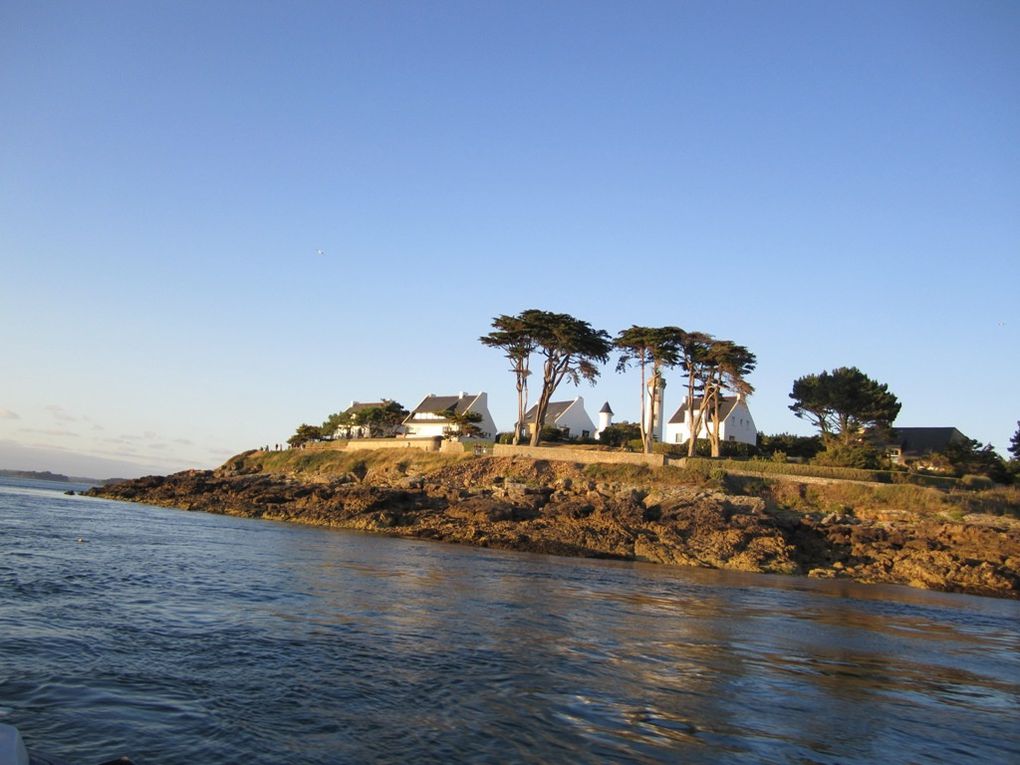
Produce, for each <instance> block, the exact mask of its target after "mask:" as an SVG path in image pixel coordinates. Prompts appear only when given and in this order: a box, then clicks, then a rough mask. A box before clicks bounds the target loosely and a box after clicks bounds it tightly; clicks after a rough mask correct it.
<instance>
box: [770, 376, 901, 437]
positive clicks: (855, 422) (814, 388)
mask: <svg viewBox="0 0 1020 765" xmlns="http://www.w3.org/2000/svg"><path fill="white" fill-rule="evenodd" d="M790 398H792V399H793V401H794V403H793V404H791V405H790V410H791V411H792V412H793V413H794V414H795V415H796V416H797V417H800V418H801V419H806V420H808V421H809V422H811V423H812V424H814V426H815V427H817V428H818V430H819V432H820V433H821V435H822V440H823V441H824V442H825V443H826V446H828V445H829V444H831V443H839V444H843V445H848V444H851V443H853V442H855V441H859V440H860V439H861V438H862V437H863V436H864V435H866V434H867V433H869V432H875V431H879V430H882V429H885V428H888V427H889V426H890V425H891V424H892V422H893V420H895V419H896V415H898V414H899V412H900V402H899V400H898V399H897V398H896V396H895V395H894V394H893V393H891V392H890V391H889V386H888V385H885V384H884V383H879V382H877V381H875V380H872V379H871V378H870V377H868V376H867V375H866V374H864V373H863V372H862V371H861V370H859V369H858V368H857V367H839V368H838V369H834V370H832V371H831V372H828V371H826V372H822V373H821V374H811V375H805V376H804V377H801V378H799V379H797V380H795V381H794V383H793V391H792V392H791V393H790Z"/></svg>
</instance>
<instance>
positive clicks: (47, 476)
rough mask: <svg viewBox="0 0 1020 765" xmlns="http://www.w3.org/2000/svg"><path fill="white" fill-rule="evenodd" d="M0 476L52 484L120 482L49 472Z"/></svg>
mask: <svg viewBox="0 0 1020 765" xmlns="http://www.w3.org/2000/svg"><path fill="white" fill-rule="evenodd" d="M0 476H4V477H5V478H31V479H33V480H35V481H53V482H54V483H91V484H95V485H97V486H102V485H103V484H106V483H110V482H111V481H119V480H121V479H119V478H85V477H83V476H77V475H64V474H63V473H51V472H50V471H49V470H0Z"/></svg>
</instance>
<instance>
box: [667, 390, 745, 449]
mask: <svg viewBox="0 0 1020 765" xmlns="http://www.w3.org/2000/svg"><path fill="white" fill-rule="evenodd" d="M684 404H685V405H686V401H685V402H684ZM685 414H687V413H686V412H685ZM695 414H697V413H696V412H695ZM707 414H708V413H707V412H706V416H705V417H703V418H702V420H701V429H700V432H699V433H698V438H704V439H708V437H709V436H708V422H707ZM688 417H689V415H688V416H687V417H685V419H684V422H678V423H673V422H670V423H667V424H666V438H665V442H666V443H668V444H685V443H687V441H688V439H690V437H691V436H690V423H689V422H688ZM719 438H720V440H722V441H735V442H737V443H741V444H756V443H758V428H757V427H756V426H755V424H754V418H753V417H751V410H750V409H748V407H747V402H746V401H743V400H741V401H738V402H737V403H736V404H735V405H734V407H733V409H731V410H730V413H729V414H728V415H727V416H726V419H724V420H723V422H722V428H721V429H720V432H719Z"/></svg>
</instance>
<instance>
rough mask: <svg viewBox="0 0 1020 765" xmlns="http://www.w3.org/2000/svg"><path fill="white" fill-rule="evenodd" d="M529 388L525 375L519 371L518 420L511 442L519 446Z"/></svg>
mask: <svg viewBox="0 0 1020 765" xmlns="http://www.w3.org/2000/svg"><path fill="white" fill-rule="evenodd" d="M527 390H528V384H527V382H526V380H525V378H524V377H522V376H521V373H520V370H518V372H517V422H515V423H514V437H513V441H511V443H512V444H513V445H514V446H517V445H518V444H519V443H520V442H521V428H523V427H524V415H525V414H526V412H525V407H526V406H527V405H528V403H527Z"/></svg>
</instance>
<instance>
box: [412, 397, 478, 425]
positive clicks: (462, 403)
mask: <svg viewBox="0 0 1020 765" xmlns="http://www.w3.org/2000/svg"><path fill="white" fill-rule="evenodd" d="M478 395H479V394H477V393H475V394H473V395H472V394H469V395H466V396H464V397H463V398H461V397H460V396H426V397H425V400H424V401H422V402H421V403H420V404H418V407H417V408H416V409H415V410H414V411H413V412H411V414H409V415H408V416H407V418H406V419H405V420H404V422H438V420H416V419H415V415H416V414H435V413H436V412H448V411H450V410H453V411H454V412H456V413H457V414H461V413H462V412H465V411H466V410H467V408H468V407H469V406H470V405H471V404H473V403H474V402H475V400H476V399H477V398H478Z"/></svg>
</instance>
